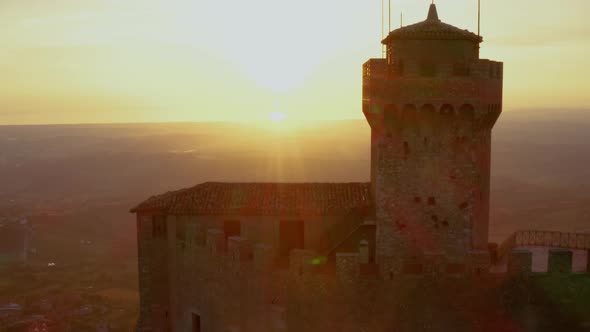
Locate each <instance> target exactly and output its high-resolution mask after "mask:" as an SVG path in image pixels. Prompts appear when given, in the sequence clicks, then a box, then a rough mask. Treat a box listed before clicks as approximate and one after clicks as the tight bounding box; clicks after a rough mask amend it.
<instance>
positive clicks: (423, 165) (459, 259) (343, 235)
mask: <svg viewBox="0 0 590 332" xmlns="http://www.w3.org/2000/svg"><path fill="white" fill-rule="evenodd" d="M382 42H383V44H384V45H385V47H386V50H387V52H386V54H387V56H386V58H384V59H370V60H369V61H367V62H366V63H365V64H364V66H363V101H362V110H363V113H364V115H365V117H366V119H367V122H368V124H369V125H370V127H371V181H370V182H369V183H203V184H200V185H197V186H194V187H192V188H187V189H182V190H178V191H175V192H168V193H165V194H163V195H159V196H154V197H151V198H149V199H148V200H146V201H144V202H143V203H141V204H139V205H138V206H136V207H135V208H133V209H132V212H133V213H136V214H137V236H138V249H139V281H140V318H139V322H138V327H137V330H138V331H194V332H200V331H207V332H208V331H417V330H420V331H504V330H506V331H513V330H514V329H513V330H511V329H510V327H511V326H513V325H514V326H521V327H523V329H524V330H531V331H536V330H539V326H548V327H549V328H553V327H554V326H560V327H568V328H570V330H575V329H576V328H577V327H579V326H582V327H583V326H585V325H584V324H586V323H587V321H586V320H584V319H579V320H575V319H572V320H567V319H566V318H563V317H562V316H560V317H559V319H557V318H556V319H557V320H552V318H551V319H550V318H547V317H545V316H544V315H543V313H542V312H543V311H542V310H544V309H543V308H545V306H544V305H538V306H540V307H539V308H537V307H533V309H530V310H529V309H515V308H517V307H518V308H520V307H522V308H529V307H530V306H531V303H530V301H529V300H530V299H531V298H535V299H537V302H535V303H537V304H538V303H545V302H543V301H542V299H540V297H538V296H536V294H537V295H538V292H536V291H535V290H536V289H538V287H537V288H535V287H536V286H535V285H537V286H538V283H542V282H545V279H542V280H541V281H539V280H540V279H535V278H533V277H532V275H533V274H532V273H531V265H532V255H531V252H530V251H526V250H522V249H518V250H514V249H515V248H517V247H522V246H526V245H536V244H539V245H548V246H553V245H554V244H555V247H562V248H564V247H565V248H577V249H584V250H588V249H590V236H588V235H584V234H561V233H539V234H537V233H535V232H520V233H518V234H515V235H514V236H512V237H511V238H510V239H508V240H507V241H506V242H505V243H504V244H503V245H502V246H499V247H497V246H490V245H489V244H488V227H489V192H490V151H491V132H492V127H493V126H494V123H495V122H496V121H497V119H498V117H499V116H500V113H501V111H502V81H503V64H502V63H501V62H496V61H491V60H484V59H480V57H479V47H480V43H481V42H482V38H481V37H480V36H479V35H477V34H474V33H471V32H468V31H467V30H463V29H459V28H456V27H454V26H451V25H448V24H445V23H443V22H441V21H440V20H439V18H438V14H437V9H436V6H435V5H434V4H433V5H431V6H430V9H429V12H428V16H427V19H426V20H425V21H423V22H419V23H417V24H413V25H409V26H405V27H402V28H399V29H397V30H394V31H392V32H390V34H389V35H388V36H387V38H385V39H384V40H383V41H382ZM535 241H538V243H537V242H535ZM549 261H550V262H549V270H550V271H553V272H555V273H554V274H547V275H551V276H556V275H558V276H560V278H561V277H563V278H566V279H563V280H562V281H564V280H570V279H569V278H570V277H571V274H570V272H571V270H572V254H571V251H567V250H561V251H551V253H550V257H549ZM502 262H503V263H502ZM500 264H504V268H505V269H504V270H503V271H502V273H500V274H493V273H491V270H492V268H493V267H494V266H496V265H500ZM506 280H511V282H509V283H507V282H506ZM531 280H532V281H531ZM551 280H553V279H551ZM560 280H561V279H560ZM512 281H513V282H512ZM572 282H576V281H572ZM564 284H565V283H564ZM539 294H540V293H539ZM523 299H528V300H523ZM521 301H525V302H523V303H521ZM547 303H549V302H547ZM547 305H549V304H547ZM513 306H514V308H513ZM535 308H537V309H535ZM522 310H525V311H522ZM526 310H529V311H526ZM512 314H514V315H512ZM511 315H512V316H511ZM527 315H528V316H527ZM529 316H530V317H535V319H533V320H532V322H533V323H531V319H529V318H530V317H529ZM589 317H590V315H589ZM564 321H566V323H563V322H564ZM556 322H557V323H556ZM511 324H512V325H511ZM527 324H528V325H527ZM531 324H533V325H531ZM534 324H537V325H534ZM539 324H541V325H539ZM543 324H545V325H543ZM552 324H553V325H552ZM555 324H560V325H555ZM563 324H566V325H563ZM567 324H570V325H567ZM575 324H578V325H575Z"/></svg>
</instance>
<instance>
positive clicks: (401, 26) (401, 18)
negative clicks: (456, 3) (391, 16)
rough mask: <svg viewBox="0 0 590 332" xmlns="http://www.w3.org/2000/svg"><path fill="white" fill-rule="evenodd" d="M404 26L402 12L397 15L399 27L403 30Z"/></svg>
mask: <svg viewBox="0 0 590 332" xmlns="http://www.w3.org/2000/svg"><path fill="white" fill-rule="evenodd" d="M403 26H404V12H400V13H399V27H400V28H403Z"/></svg>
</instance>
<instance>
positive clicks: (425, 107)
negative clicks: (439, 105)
mask: <svg viewBox="0 0 590 332" xmlns="http://www.w3.org/2000/svg"><path fill="white" fill-rule="evenodd" d="M420 112H422V113H424V114H426V115H432V114H434V113H436V108H434V106H433V105H432V104H426V105H423V106H422V107H421V108H420Z"/></svg>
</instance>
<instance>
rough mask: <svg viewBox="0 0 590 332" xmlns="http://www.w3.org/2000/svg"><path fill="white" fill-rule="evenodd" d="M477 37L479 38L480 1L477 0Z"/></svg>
mask: <svg viewBox="0 0 590 332" xmlns="http://www.w3.org/2000/svg"><path fill="white" fill-rule="evenodd" d="M477 35H478V36H481V0H477Z"/></svg>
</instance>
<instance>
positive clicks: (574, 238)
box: [498, 230, 590, 259]
mask: <svg viewBox="0 0 590 332" xmlns="http://www.w3.org/2000/svg"><path fill="white" fill-rule="evenodd" d="M525 246H536V247H552V248H564V249H579V250H590V234H587V233H586V234H585V233H563V232H553V231H531V230H527V231H517V232H515V233H513V234H512V235H510V236H509V237H508V238H507V239H506V240H505V241H504V242H502V244H501V245H500V246H499V247H498V259H502V257H504V255H506V254H507V253H508V252H510V251H511V250H512V249H514V248H516V247H525Z"/></svg>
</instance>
